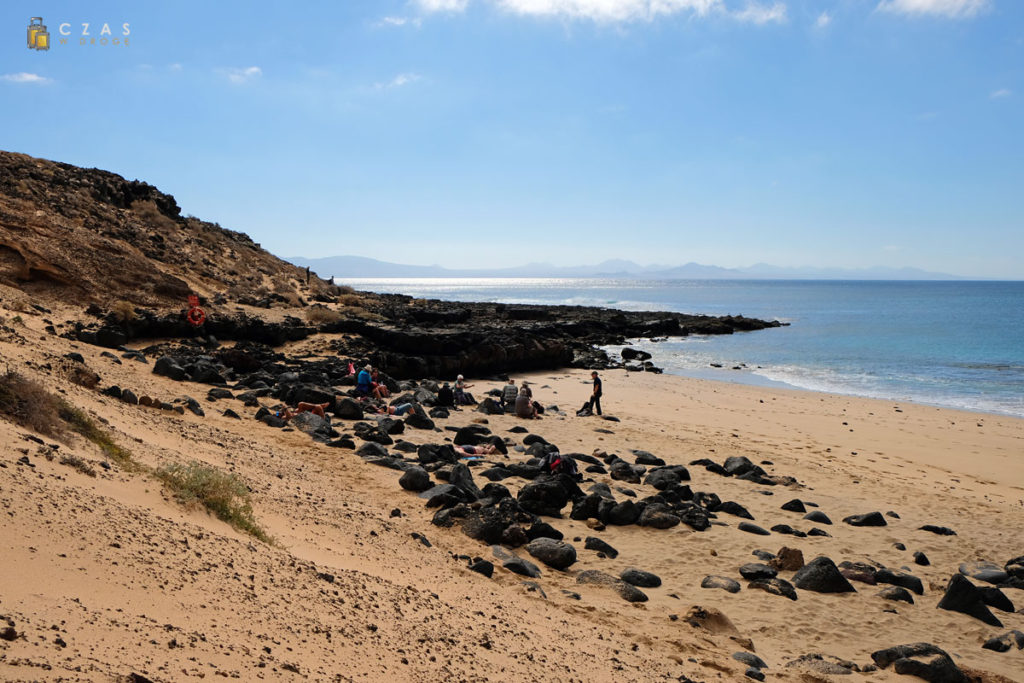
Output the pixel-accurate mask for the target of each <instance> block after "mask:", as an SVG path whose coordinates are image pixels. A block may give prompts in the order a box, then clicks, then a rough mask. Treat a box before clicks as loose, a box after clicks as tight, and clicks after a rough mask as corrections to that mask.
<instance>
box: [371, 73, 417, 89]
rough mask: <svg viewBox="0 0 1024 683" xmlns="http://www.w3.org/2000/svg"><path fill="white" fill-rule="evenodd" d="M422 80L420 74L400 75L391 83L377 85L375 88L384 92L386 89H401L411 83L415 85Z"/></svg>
mask: <svg viewBox="0 0 1024 683" xmlns="http://www.w3.org/2000/svg"><path fill="white" fill-rule="evenodd" d="M421 78H422V76H420V75H419V74H415V73H405V74H398V75H397V76H395V77H394V78H392V79H391V80H390V81H387V82H384V83H377V84H375V85H374V86H373V87H375V88H377V89H378V90H384V89H388V88H401V87H402V86H403V85H409V84H410V83H415V82H416V81H418V80H420V79H421Z"/></svg>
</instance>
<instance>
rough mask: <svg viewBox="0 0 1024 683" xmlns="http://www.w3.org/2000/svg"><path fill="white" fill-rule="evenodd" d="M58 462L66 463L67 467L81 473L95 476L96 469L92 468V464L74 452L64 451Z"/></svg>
mask: <svg viewBox="0 0 1024 683" xmlns="http://www.w3.org/2000/svg"><path fill="white" fill-rule="evenodd" d="M60 464H61V465H67V466H68V467H73V468H75V469H76V470H78V471H79V472H81V473H82V474H85V475H87V476H90V477H95V476H96V470H95V469H93V466H92V465H90V464H89V463H88V462H86V461H85V460H83V459H82V458H80V457H78V456H77V455H75V454H74V453H65V454H64V455H62V456H61V458H60Z"/></svg>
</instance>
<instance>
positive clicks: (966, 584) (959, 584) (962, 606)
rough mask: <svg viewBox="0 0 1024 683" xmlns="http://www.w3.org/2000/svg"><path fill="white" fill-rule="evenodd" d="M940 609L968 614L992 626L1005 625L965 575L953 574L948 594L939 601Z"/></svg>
mask: <svg viewBox="0 0 1024 683" xmlns="http://www.w3.org/2000/svg"><path fill="white" fill-rule="evenodd" d="M938 608H939V609H944V610H949V611H950V612H960V613H962V614H966V615H968V616H971V617H974V618H975V619H978V620H980V621H983V622H985V623H986V624H989V625H990V626H999V627H1001V626H1002V625H1003V622H1001V621H999V619H997V618H996V616H995V615H994V614H992V612H991V611H989V609H988V606H987V605H985V600H984V598H983V597H982V593H981V591H980V590H978V588H977V586H975V585H974V584H973V583H971V582H970V580H969V579H968V578H967V577H966V576H964V575H963V574H953V576H952V577H950V579H949V583H948V584H947V585H946V594H945V595H943V596H942V600H940V601H939V604H938Z"/></svg>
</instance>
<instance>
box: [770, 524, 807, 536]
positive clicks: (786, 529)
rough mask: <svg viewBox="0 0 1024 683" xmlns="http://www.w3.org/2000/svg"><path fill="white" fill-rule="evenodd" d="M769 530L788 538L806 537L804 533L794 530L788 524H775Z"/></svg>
mask: <svg viewBox="0 0 1024 683" xmlns="http://www.w3.org/2000/svg"><path fill="white" fill-rule="evenodd" d="M771 530H772V531H774V532H775V533H777V534H787V535H789V536H796V537H797V538H804V537H805V536H807V534H805V533H804V532H802V531H800V530H799V529H794V528H793V527H791V526H790V525H788V524H776V525H775V526H773V527H772V529H771Z"/></svg>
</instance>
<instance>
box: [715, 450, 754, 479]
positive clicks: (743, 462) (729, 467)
mask: <svg viewBox="0 0 1024 683" xmlns="http://www.w3.org/2000/svg"><path fill="white" fill-rule="evenodd" d="M722 469H724V470H725V471H726V472H727V473H728V474H730V475H732V476H734V477H738V476H741V475H744V474H747V473H748V472H758V473H760V474H764V470H762V469H761V468H760V467H758V466H757V465H755V464H754V463H752V462H751V461H750V458H748V457H746V456H745V455H733V456H731V457H728V458H726V459H725V462H724V463H722Z"/></svg>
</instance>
